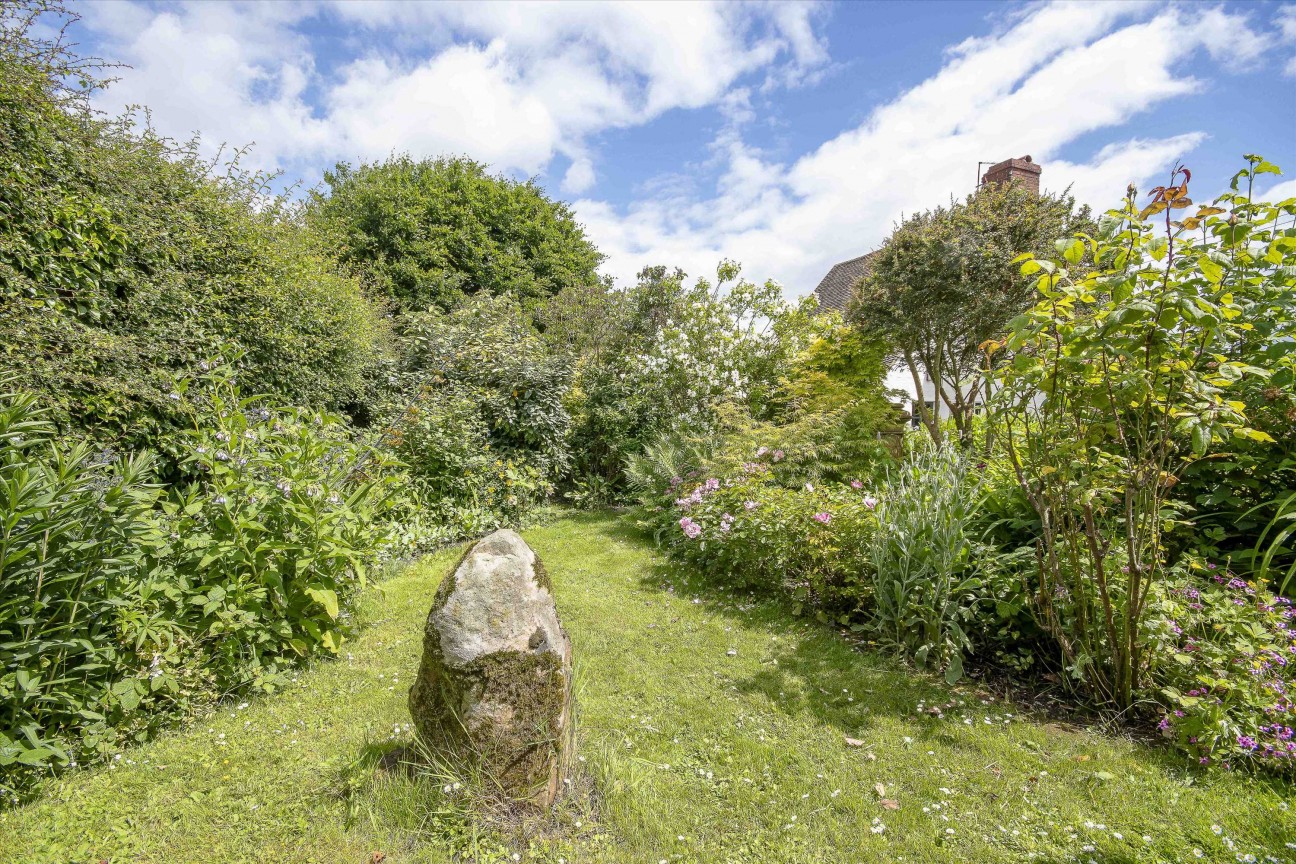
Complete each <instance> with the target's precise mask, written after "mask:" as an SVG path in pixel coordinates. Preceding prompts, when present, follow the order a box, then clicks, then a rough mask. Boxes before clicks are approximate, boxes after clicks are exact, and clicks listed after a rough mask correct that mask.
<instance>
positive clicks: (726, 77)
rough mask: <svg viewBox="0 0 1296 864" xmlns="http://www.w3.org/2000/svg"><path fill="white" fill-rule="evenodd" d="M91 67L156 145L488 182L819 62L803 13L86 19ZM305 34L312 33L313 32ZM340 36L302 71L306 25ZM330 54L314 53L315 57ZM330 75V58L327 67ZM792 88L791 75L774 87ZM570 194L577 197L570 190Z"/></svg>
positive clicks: (367, 6)
mask: <svg viewBox="0 0 1296 864" xmlns="http://www.w3.org/2000/svg"><path fill="white" fill-rule="evenodd" d="M84 12H85V16H86V23H87V25H88V26H89V27H90V29H91V30H92V31H93V32H94V33H95V35H96V37H97V38H98V39H99V41H100V42H101V43H102V52H101V53H104V54H106V55H109V56H112V57H114V58H115V59H120V60H122V61H124V62H126V63H128V64H130V66H131V67H132V68H131V69H127V70H123V71H122V73H121V76H120V77H121V81H120V83H119V84H118V85H116V86H115V87H113V88H111V89H110V90H109V91H108V92H107V94H106V95H105V96H104V97H103V99H101V102H100V106H101V107H103V108H105V109H107V110H110V111H117V110H120V108H121V107H122V105H123V104H125V103H140V104H145V105H148V106H149V107H150V108H151V109H153V116H154V121H155V123H156V124H157V125H158V127H159V128H160V129H161V131H163V132H164V133H166V134H170V135H173V136H175V137H187V136H188V135H190V134H191V133H193V132H195V131H199V130H201V131H202V133H203V135H204V138H205V139H206V140H207V141H208V142H209V144H210V145H212V146H215V145H216V144H219V143H220V142H230V143H233V144H237V145H242V144H246V143H248V142H250V141H255V142H256V143H257V147H256V149H255V150H254V152H253V157H252V158H253V160H254V161H255V163H256V164H257V165H259V166H261V167H274V166H286V167H289V168H292V169H297V170H302V169H306V168H309V169H312V170H318V169H319V168H320V167H321V164H327V162H328V161H331V160H332V159H336V158H345V159H373V158H380V157H382V156H385V155H386V154H388V153H390V152H392V151H404V150H408V151H410V152H413V153H416V154H436V153H442V152H452V153H468V154H470V155H472V156H473V157H475V158H477V159H481V160H484V161H487V162H490V163H491V164H492V165H493V166H494V167H495V168H496V169H497V170H506V171H508V170H512V171H518V172H521V173H524V174H534V173H537V172H540V171H542V170H543V169H544V168H545V167H546V166H547V165H548V164H549V162H550V160H552V159H553V157H554V156H555V155H556V154H563V155H566V156H568V157H569V158H571V159H572V160H573V161H574V162H576V163H578V167H575V168H574V169H573V171H571V172H569V177H568V182H569V185H570V188H571V189H572V190H573V191H574V192H577V193H579V192H581V191H584V190H585V189H586V188H588V186H589V184H591V183H592V182H593V180H594V178H595V177H596V172H595V164H594V161H593V160H594V156H595V154H594V153H593V151H591V149H590V148H589V147H588V146H587V144H586V139H587V138H588V136H590V135H592V134H594V133H597V132H601V131H604V130H607V129H612V128H624V127H629V126H635V125H639V124H642V123H646V122H648V121H650V120H652V119H653V118H655V117H657V116H659V115H661V114H662V113H664V112H666V111H669V110H672V109H676V108H697V107H701V106H706V105H710V104H713V103H715V102H717V101H719V100H721V99H723V98H724V97H725V96H726V94H727V93H728V92H729V90H730V88H731V87H732V86H733V84H734V82H735V81H737V80H738V79H739V78H740V77H741V76H743V75H746V74H749V73H753V72H756V71H758V70H762V69H766V70H769V69H774V68H776V67H777V68H786V69H789V70H794V71H796V70H800V71H801V72H804V71H805V70H808V69H811V68H813V67H814V66H815V65H817V64H820V63H822V62H824V60H825V59H826V53H825V50H824V46H823V44H822V42H821V40H819V39H818V37H817V36H816V35H815V32H814V29H813V27H812V26H811V23H810V21H811V18H812V17H813V16H814V15H815V14H817V13H816V6H815V5H814V4H812V3H804V2H798V3H788V4H770V5H763V4H756V5H737V4H726V3H700V2H699V3H670V4H664V3H615V4H602V3H539V2H537V3H520V4H517V3H475V2H459V3H405V2H401V3H396V2H369V3H342V2H339V3H335V4H332V5H330V6H318V5H306V4H300V3H281V4H261V3H190V4H183V5H177V6H170V7H166V8H164V9H162V10H161V11H158V10H157V9H156V8H155V7H152V6H147V5H144V4H142V3H133V2H132V3H114V4H88V5H87V6H86V7H85V10H84ZM314 19H318V20H314ZM320 23H323V24H331V25H335V29H340V30H341V31H342V32H344V33H346V34H347V38H346V39H345V40H343V48H342V50H344V51H349V52H350V55H349V56H348V57H346V58H345V59H344V60H343V61H341V62H339V63H338V65H337V66H336V68H327V69H317V68H316V62H315V58H314V56H313V49H314V43H312V41H311V39H310V38H308V36H307V35H306V34H307V32H309V30H310V29H311V28H310V27H307V26H305V25H308V24H320ZM335 47H336V46H330V50H332V49H333V48H335ZM329 56H330V59H332V54H330V55H329ZM789 74H792V73H789ZM582 184H583V185H582Z"/></svg>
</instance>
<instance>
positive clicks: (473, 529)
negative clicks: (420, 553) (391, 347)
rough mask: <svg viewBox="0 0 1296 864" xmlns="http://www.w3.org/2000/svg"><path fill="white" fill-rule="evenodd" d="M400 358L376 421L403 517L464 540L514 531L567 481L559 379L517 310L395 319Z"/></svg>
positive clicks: (499, 306) (479, 306) (562, 376)
mask: <svg viewBox="0 0 1296 864" xmlns="http://www.w3.org/2000/svg"><path fill="white" fill-rule="evenodd" d="M402 326H403V329H404V337H405V342H404V355H405V356H404V357H403V359H402V361H401V362H402V366H401V370H400V372H399V373H398V374H396V375H393V376H392V378H391V383H392V393H391V394H390V398H389V399H388V403H387V404H386V405H384V406H383V407H382V409H381V410H380V412H379V413H380V415H381V417H382V425H383V427H384V428H385V430H386V431H385V435H384V443H385V444H386V445H387V446H388V447H389V448H390V449H391V450H392V451H393V452H394V453H395V454H396V456H397V457H398V458H399V459H400V460H401V461H402V462H403V463H404V464H405V467H406V470H407V473H408V479H409V482H408V483H407V484H406V491H407V492H408V493H409V498H410V501H411V510H412V511H414V512H415V513H416V515H417V517H418V518H424V519H429V520H431V521H432V522H434V523H437V522H439V523H440V525H441V526H442V527H443V529H444V530H443V531H441V532H434V533H435V534H436V535H437V536H443V535H444V536H450V537H454V536H465V535H471V534H473V533H477V532H479V531H481V530H487V529H489V528H492V527H497V526H498V525H500V524H508V523H513V522H516V520H517V519H518V517H519V516H520V515H521V514H522V512H523V511H525V510H526V509H527V508H529V507H530V506H532V505H533V504H535V503H536V502H537V501H539V500H541V499H542V498H545V497H547V496H548V495H549V494H550V493H551V492H552V491H553V488H554V481H555V480H556V479H557V478H558V476H560V475H561V474H563V473H564V472H565V470H566V467H567V464H568V461H569V455H568V450H567V436H568V430H569V426H570V417H569V416H568V413H567V409H566V408H565V407H564V404H563V399H564V395H565V394H566V392H567V390H568V386H569V378H570V370H569V369H568V368H567V366H566V364H565V363H564V362H563V361H562V359H561V358H560V357H558V356H557V355H555V354H552V353H550V352H549V351H548V350H547V349H546V346H545V345H544V343H543V342H542V341H541V340H540V338H539V335H538V334H537V333H536V332H535V331H534V329H533V328H532V326H531V324H530V323H529V322H528V320H527V318H526V316H525V315H524V314H523V313H522V310H521V309H520V308H519V307H518V305H517V303H516V301H514V300H512V299H511V298H507V297H506V298H491V297H476V298H473V299H470V300H468V301H466V302H465V303H464V304H463V305H462V306H461V307H460V308H458V309H456V310H455V311H454V312H452V313H450V314H442V313H440V312H438V311H435V310H433V311H429V312H426V313H419V314H410V315H407V316H405V318H404V319H403V320H402Z"/></svg>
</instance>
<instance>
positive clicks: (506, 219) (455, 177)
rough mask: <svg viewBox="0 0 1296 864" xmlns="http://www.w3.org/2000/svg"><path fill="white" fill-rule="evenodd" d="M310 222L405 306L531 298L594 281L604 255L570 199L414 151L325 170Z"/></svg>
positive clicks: (466, 162) (417, 308)
mask: <svg viewBox="0 0 1296 864" xmlns="http://www.w3.org/2000/svg"><path fill="white" fill-rule="evenodd" d="M324 181H325V183H326V184H327V186H328V188H327V190H324V191H317V192H314V193H313V194H312V196H311V201H310V204H309V207H308V211H307V217H308V220H309V222H310V223H311V224H312V225H313V226H316V227H317V228H318V229H319V230H320V231H321V233H323V234H324V235H325V236H326V237H328V238H329V242H330V245H331V246H332V248H334V249H335V251H336V254H337V256H338V257H339V258H340V260H341V261H343V262H344V263H345V264H347V265H349V266H350V267H352V268H353V269H354V270H356V271H357V272H359V273H362V274H363V275H364V276H365V278H366V279H368V280H369V281H371V282H372V283H373V284H374V285H375V286H376V288H377V289H378V290H380V291H381V292H382V293H384V294H386V295H387V296H389V297H391V298H393V299H394V300H395V301H396V302H397V304H398V305H399V307H400V308H402V309H405V310H410V311H423V310H426V309H430V308H433V307H436V308H440V309H441V310H443V311H449V310H450V309H452V308H454V307H455V306H457V305H458V304H459V302H460V301H461V300H462V299H463V298H464V297H465V296H467V295H472V294H477V293H479V292H480V293H485V294H488V295H493V296H497V297H500V296H505V295H507V296H511V297H514V298H516V299H518V300H519V301H521V302H523V303H525V304H528V305H529V304H531V303H533V302H534V301H537V300H540V299H543V298H545V297H548V296H551V295H553V294H556V293H558V292H559V291H561V290H562V289H563V288H565V287H567V286H569V285H576V284H581V283H586V282H590V283H592V282H595V281H597V279H598V276H597V273H596V272H595V271H596V268H597V267H598V265H599V263H600V262H601V261H602V260H603V256H602V255H601V254H600V253H599V252H598V250H597V249H596V248H595V247H594V245H593V244H592V243H590V242H589V240H588V239H586V237H585V231H584V229H583V228H582V227H581V225H580V224H578V223H577V222H576V220H575V218H574V217H573V215H572V212H571V209H570V208H569V207H568V206H567V205H566V204H564V203H562V202H558V201H553V200H550V199H549V198H548V197H547V196H546V195H545V194H544V190H543V189H541V188H540V187H539V186H538V185H537V184H536V183H535V182H534V181H527V182H525V183H518V182H515V181H512V180H509V179H506V178H504V177H496V176H492V175H490V174H488V173H487V170H486V167H485V166H484V165H482V164H480V163H478V162H474V161H473V160H471V159H467V158H445V157H442V158H437V159H423V160H419V161H415V160H414V159H412V158H411V157H409V156H408V155H401V156H395V157H393V158H391V159H388V160H387V161H385V162H380V163H373V164H363V165H361V166H360V167H358V168H353V167H352V166H350V165H348V164H346V163H339V164H338V165H337V167H336V168H334V169H333V170H332V171H329V172H326V173H325V175H324Z"/></svg>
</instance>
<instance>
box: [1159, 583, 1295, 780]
mask: <svg viewBox="0 0 1296 864" xmlns="http://www.w3.org/2000/svg"><path fill="white" fill-rule="evenodd" d="M1192 563H1193V564H1195V565H1196V567H1195V569H1192V570H1189V572H1184V570H1187V569H1188V568H1181V569H1180V571H1177V572H1176V573H1175V574H1174V576H1173V577H1172V578H1171V579H1168V580H1167V581H1166V582H1165V583H1163V585H1162V586H1161V587H1160V590H1159V592H1158V596H1157V597H1156V598H1155V599H1154V601H1153V604H1154V608H1153V612H1152V620H1151V623H1150V626H1149V630H1150V631H1151V639H1152V640H1153V643H1154V645H1155V650H1154V651H1153V653H1152V656H1153V658H1154V661H1153V667H1152V670H1151V678H1152V679H1153V681H1154V683H1155V686H1156V688H1157V690H1158V691H1159V692H1158V693H1157V694H1156V695H1157V696H1159V697H1160V698H1161V699H1162V700H1163V701H1165V702H1166V703H1168V705H1169V710H1168V711H1167V712H1166V713H1165V715H1164V716H1163V717H1162V719H1161V722H1160V724H1159V727H1158V728H1159V729H1160V730H1161V732H1162V734H1164V735H1165V736H1167V737H1169V738H1172V739H1173V740H1174V741H1175V743H1176V744H1177V745H1178V746H1179V747H1180V748H1182V749H1184V750H1186V751H1187V752H1188V753H1189V754H1190V755H1192V756H1193V757H1194V758H1195V759H1196V760H1197V761H1198V762H1199V763H1201V764H1203V765H1207V764H1211V763H1223V764H1225V765H1226V766H1234V767H1243V766H1254V767H1259V768H1262V769H1265V770H1270V771H1275V772H1281V773H1286V774H1289V775H1290V774H1293V773H1296V738H1294V737H1293V732H1292V727H1294V726H1296V702H1293V696H1294V695H1296V694H1293V689H1294V688H1296V610H1293V608H1292V605H1291V601H1289V600H1287V598H1285V597H1278V596H1275V595H1273V594H1271V593H1270V592H1269V591H1267V590H1265V589H1264V588H1263V587H1257V586H1256V585H1255V584H1253V583H1248V582H1245V581H1243V580H1242V579H1240V578H1238V577H1237V576H1235V575H1234V574H1232V573H1229V572H1226V571H1220V570H1218V569H1216V567H1215V565H1213V564H1212V565H1208V566H1207V568H1203V567H1202V566H1201V565H1200V564H1199V563H1197V562H1196V561H1195V560H1194V561H1193V562H1192Z"/></svg>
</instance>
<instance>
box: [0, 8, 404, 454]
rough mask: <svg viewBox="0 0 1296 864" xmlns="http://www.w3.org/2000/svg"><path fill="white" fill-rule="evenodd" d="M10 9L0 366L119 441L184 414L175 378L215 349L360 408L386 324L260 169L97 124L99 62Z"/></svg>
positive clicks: (131, 442) (281, 382) (249, 377)
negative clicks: (221, 163)
mask: <svg viewBox="0 0 1296 864" xmlns="http://www.w3.org/2000/svg"><path fill="white" fill-rule="evenodd" d="M38 8H39V7H38ZM51 8H54V9H55V11H56V12H57V7H51ZM6 9H8V10H10V12H12V13H13V16H14V17H13V18H11V17H9V15H10V12H6V11H4V10H0V15H3V16H5V18H4V21H3V24H4V25H5V30H6V32H5V39H4V40H0V149H2V150H3V151H4V152H5V153H6V155H7V156H8V157H9V158H6V159H5V160H4V164H3V165H2V166H0V214H3V218H0V345H2V346H3V350H2V351H0V367H3V368H5V369H7V370H9V371H11V372H12V373H14V374H15V375H17V376H18V380H19V382H20V383H21V385H22V386H23V387H24V388H25V389H27V390H30V391H32V392H36V393H39V394H41V396H42V397H43V400H44V403H45V404H46V405H47V407H49V408H50V409H51V412H52V413H51V415H50V419H51V420H53V421H55V422H57V423H58V424H59V425H60V426H61V427H63V428H64V429H67V430H69V431H71V430H78V431H80V430H88V431H89V432H91V433H92V434H93V435H96V436H98V437H100V438H104V439H109V440H113V441H115V442H116V443H118V444H120V445H122V446H127V447H137V446H152V445H154V444H155V443H156V442H157V440H158V438H159V437H161V436H162V435H164V434H165V433H166V432H168V431H169V430H172V429H174V428H176V427H177V426H179V425H181V424H182V422H183V418H181V417H180V416H178V415H177V414H176V412H175V407H176V406H175V405H174V403H172V402H171V401H170V400H168V399H167V394H168V393H169V391H170V387H171V381H172V379H173V377H174V376H176V375H178V374H183V373H186V372H188V371H189V370H191V369H193V367H195V366H196V365H197V363H198V362H199V361H201V360H202V359H204V358H207V357H210V356H213V355H214V354H215V353H217V351H218V350H219V349H221V348H222V347H230V348H233V349H235V350H240V351H242V352H243V353H244V355H245V360H244V365H245V368H244V377H245V383H246V385H247V386H248V387H249V388H250V389H251V390H253V391H255V392H268V393H276V394H279V395H280V396H282V397H284V398H285V399H287V400H288V401H290V402H293V403H295V404H305V405H315V406H329V407H338V406H341V405H343V404H346V403H348V402H350V401H352V400H354V399H355V398H356V397H357V396H358V394H359V393H360V392H361V389H362V386H363V384H364V381H365V375H366V371H367V370H368V369H369V368H370V366H371V365H372V364H373V363H374V362H375V360H376V358H377V356H378V355H379V353H380V352H381V347H382V342H383V339H384V330H385V324H384V323H383V320H382V318H381V316H380V315H379V313H378V310H377V309H376V308H375V307H373V305H372V304H370V303H369V302H368V300H367V299H366V298H365V296H364V295H363V293H362V292H361V289H360V285H359V283H358V282H357V281H356V280H355V279H354V278H351V277H347V276H344V275H342V274H340V273H339V272H338V270H337V268H336V267H335V266H334V264H333V263H332V259H331V258H330V257H329V256H328V255H327V254H326V253H325V250H324V248H323V247H322V246H321V244H320V242H319V241H318V239H317V238H316V237H314V236H313V235H312V234H311V233H310V232H308V231H307V230H306V229H305V228H304V227H303V225H302V224H301V222H300V220H299V219H297V217H296V214H295V212H294V211H293V210H292V208H290V207H288V206H287V205H286V204H285V202H283V201H276V200H273V199H271V198H270V197H269V196H268V195H266V188H265V181H266V178H265V177H262V176H259V175H252V174H244V173H241V172H240V171H239V170H238V169H237V165H236V162H235V164H234V165H233V166H231V168H230V170H229V171H228V173H226V174H225V175H224V176H213V174H212V170H211V169H212V166H211V165H210V164H209V163H208V161H207V160H205V159H203V158H202V157H201V156H200V155H199V153H198V150H197V147H196V145H194V144H192V143H191V144H185V145H178V144H176V143H174V142H170V141H166V140H163V139H160V138H158V137H157V136H156V135H154V134H152V133H151V132H149V131H143V132H140V131H137V127H136V124H135V119H136V118H133V117H129V116H127V117H123V118H119V119H116V120H105V119H102V118H101V117H99V116H98V115H97V114H96V113H95V112H93V110H92V109H91V107H90V106H89V104H88V100H87V98H86V97H85V93H88V92H92V91H93V90H94V89H95V87H96V86H97V85H96V83H95V82H94V81H93V71H94V70H93V69H91V68H88V67H87V64H85V63H83V62H81V61H78V60H77V59H76V58H75V57H73V56H71V55H70V54H69V53H68V52H67V50H66V49H65V48H64V47H63V46H61V45H60V44H58V43H57V42H52V43H51V42H42V41H41V40H40V39H38V38H36V36H35V35H34V34H35V33H36V32H39V31H34V30H32V29H31V27H32V20H34V19H33V18H30V17H27V18H23V17H22V16H23V15H24V12H23V11H22V8H21V6H13V7H6ZM37 17H38V16H37ZM15 19H21V20H15ZM11 25H12V26H11ZM54 29H55V30H57V26H55V28H54ZM78 79H81V80H84V81H86V84H87V87H86V90H85V91H84V92H82V91H81V90H80V88H78V87H77V86H76V83H75V82H76V81H77V80H78Z"/></svg>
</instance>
